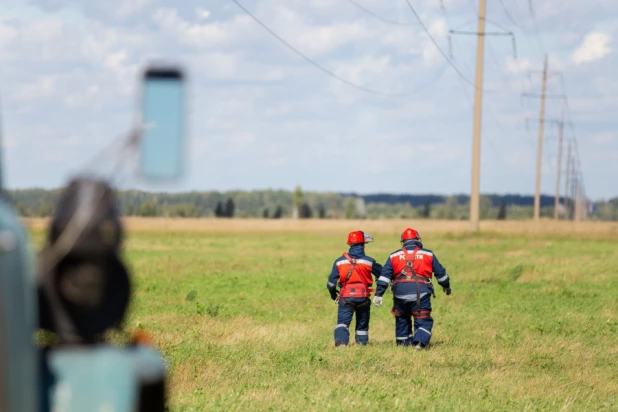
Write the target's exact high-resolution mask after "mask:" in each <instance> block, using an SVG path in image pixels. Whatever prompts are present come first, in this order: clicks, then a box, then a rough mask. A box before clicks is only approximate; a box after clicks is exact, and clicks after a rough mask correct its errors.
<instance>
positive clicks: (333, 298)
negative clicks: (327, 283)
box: [329, 289, 337, 300]
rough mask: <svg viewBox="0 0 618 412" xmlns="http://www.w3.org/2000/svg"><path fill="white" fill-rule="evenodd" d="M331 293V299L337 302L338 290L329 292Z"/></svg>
mask: <svg viewBox="0 0 618 412" xmlns="http://www.w3.org/2000/svg"><path fill="white" fill-rule="evenodd" d="M329 292H330V298H331V299H332V300H337V289H331V290H329Z"/></svg>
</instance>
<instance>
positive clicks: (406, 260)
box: [390, 247, 433, 283]
mask: <svg viewBox="0 0 618 412" xmlns="http://www.w3.org/2000/svg"><path fill="white" fill-rule="evenodd" d="M390 259H391V265H392V266H393V273H394V274H395V279H394V280H393V283H400V282H418V281H420V282H421V283H428V282H431V277H432V276H433V254H432V253H431V252H426V251H424V250H420V248H419V247H416V248H415V249H414V251H412V252H409V251H408V250H407V249H406V248H402V249H401V251H399V252H396V253H393V254H392V255H391V258H390Z"/></svg>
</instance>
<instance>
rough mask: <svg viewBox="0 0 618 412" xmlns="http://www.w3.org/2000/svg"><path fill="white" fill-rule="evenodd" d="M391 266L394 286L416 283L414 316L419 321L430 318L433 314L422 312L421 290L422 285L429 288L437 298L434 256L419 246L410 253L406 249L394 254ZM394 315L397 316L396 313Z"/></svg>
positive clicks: (427, 311)
mask: <svg viewBox="0 0 618 412" xmlns="http://www.w3.org/2000/svg"><path fill="white" fill-rule="evenodd" d="M390 259H391V265H392V266H393V273H394V275H395V279H394V280H393V286H395V288H396V287H397V284H398V283H408V282H415V283H416V296H417V298H416V310H415V311H412V316H413V317H414V318H417V319H423V318H428V317H429V315H430V314H431V311H430V310H421V290H420V286H419V284H420V283H424V284H426V285H428V286H429V288H430V290H431V294H432V295H433V296H434V297H435V296H436V295H435V293H434V291H433V285H432V284H431V277H432V276H433V254H432V253H431V252H427V251H424V250H420V248H419V247H418V246H417V247H416V248H415V249H414V251H413V252H409V251H408V250H407V249H406V248H405V247H403V248H401V251H399V252H397V253H393V254H392V255H391V257H390ZM393 314H394V315H395V316H399V315H397V314H396V313H395V312H394V311H393Z"/></svg>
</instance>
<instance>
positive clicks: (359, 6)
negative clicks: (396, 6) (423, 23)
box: [348, 0, 413, 27]
mask: <svg viewBox="0 0 618 412" xmlns="http://www.w3.org/2000/svg"><path fill="white" fill-rule="evenodd" d="M348 1H349V2H350V3H352V4H353V5H354V6H355V7H356V8H358V9H360V10H362V11H364V12H365V13H367V14H369V15H370V16H373V17H374V18H376V19H378V20H381V21H383V22H384V23H388V24H394V25H396V26H405V27H410V26H412V25H413V24H412V23H402V22H399V21H395V20H391V19H387V18H385V17H382V16H380V15H379V14H376V13H374V12H373V11H371V10H369V9H368V8H366V7H365V6H363V5H361V4H358V3H357V2H356V1H354V0H348Z"/></svg>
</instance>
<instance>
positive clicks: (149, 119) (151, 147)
mask: <svg viewBox="0 0 618 412" xmlns="http://www.w3.org/2000/svg"><path fill="white" fill-rule="evenodd" d="M143 99H144V100H143V105H144V107H143V126H144V130H143V134H142V142H141V173H142V175H143V176H144V177H146V178H150V179H173V178H177V177H179V176H180V173H181V165H182V155H183V153H182V144H183V133H184V130H183V129H184V124H183V123H184V113H183V109H184V93H183V81H182V79H181V78H156V77H155V78H148V77H146V79H145V83H144V92H143Z"/></svg>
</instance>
